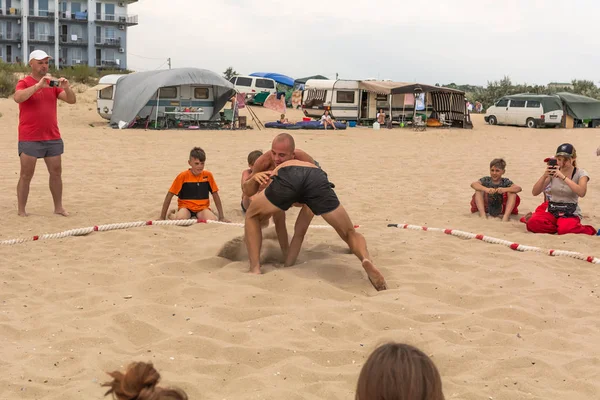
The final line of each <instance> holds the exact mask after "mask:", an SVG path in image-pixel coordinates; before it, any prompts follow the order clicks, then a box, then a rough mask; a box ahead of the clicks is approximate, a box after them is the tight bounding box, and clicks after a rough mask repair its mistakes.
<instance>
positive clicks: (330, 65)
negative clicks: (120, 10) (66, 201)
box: [127, 0, 600, 85]
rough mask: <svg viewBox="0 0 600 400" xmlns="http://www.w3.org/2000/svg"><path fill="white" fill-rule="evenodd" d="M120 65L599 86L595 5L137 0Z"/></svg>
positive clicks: (508, 0)
mask: <svg viewBox="0 0 600 400" xmlns="http://www.w3.org/2000/svg"><path fill="white" fill-rule="evenodd" d="M129 13H130V14H137V15H139V25H138V26H134V27H130V28H128V29H129V30H128V48H127V53H128V67H129V68H130V69H134V70H138V71H141V70H152V69H157V68H166V64H165V61H166V59H167V57H171V62H172V66H173V67H174V68H175V67H198V68H205V69H209V70H212V71H215V72H218V73H222V72H223V71H224V70H225V69H226V68H227V67H228V66H233V67H234V69H235V70H236V71H237V72H238V73H240V74H250V73H252V72H279V73H282V74H285V75H289V76H291V77H292V78H302V77H305V76H309V75H315V74H321V75H325V76H328V77H329V78H335V74H336V72H337V73H338V74H339V77H340V78H346V79H366V78H378V79H391V80H395V81H405V82H406V81H417V82H421V83H429V84H434V83H442V84H447V83H451V82H455V83H457V84H467V83H470V84H480V85H485V84H486V83H487V81H489V80H499V79H501V78H502V77H503V76H505V75H508V76H510V78H511V79H512V81H513V82H514V83H531V84H547V83H549V82H570V81H571V80H572V79H588V80H593V81H594V82H596V84H598V81H599V80H600V76H599V75H600V73H599V72H598V71H599V67H600V53H599V52H598V51H597V48H598V45H599V43H598V41H597V38H598V37H599V36H600V35H599V33H600V22H597V21H596V19H597V17H598V16H599V15H600V1H598V0H469V1H467V0H430V1H427V2H424V1H410V2H409V1H403V0H370V1H365V0H353V1H350V0H329V1H324V0H319V1H317V0H298V1H285V0H281V1H279V0H213V1H209V0H140V1H139V2H137V3H134V4H132V5H130V6H129Z"/></svg>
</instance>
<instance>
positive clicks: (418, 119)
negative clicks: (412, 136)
mask: <svg viewBox="0 0 600 400" xmlns="http://www.w3.org/2000/svg"><path fill="white" fill-rule="evenodd" d="M412 126H413V129H414V130H415V131H419V132H422V131H424V130H425V129H426V128H427V124H426V123H425V122H423V117H422V116H421V115H415V117H414V118H413V121H412Z"/></svg>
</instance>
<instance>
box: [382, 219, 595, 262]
mask: <svg viewBox="0 0 600 400" xmlns="http://www.w3.org/2000/svg"><path fill="white" fill-rule="evenodd" d="M388 228H400V229H411V230H415V231H426V232H442V233H445V234H447V235H452V236H457V237H459V238H462V239H478V240H481V241H483V242H487V243H493V244H501V245H503V246H506V247H509V248H511V249H512V250H516V251H534V252H536V253H543V254H546V255H549V256H564V257H571V258H576V259H578V260H582V261H587V262H590V263H593V264H600V258H598V257H594V256H586V255H584V254H582V253H578V252H576V251H567V250H554V249H542V248H541V247H535V246H526V245H524V244H519V243H515V242H511V241H509V240H503V239H498V238H494V237H491V236H486V235H481V234H474V233H471V232H464V231H459V230H456V229H443V228H431V227H428V226H419V225H409V224H388Z"/></svg>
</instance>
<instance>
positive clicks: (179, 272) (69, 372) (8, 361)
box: [0, 91, 600, 400]
mask: <svg viewBox="0 0 600 400" xmlns="http://www.w3.org/2000/svg"><path fill="white" fill-rule="evenodd" d="M95 107H96V105H95V92H89V91H86V92H82V93H80V94H79V97H78V103H77V104H76V105H74V106H69V105H68V104H61V105H60V106H59V125H60V128H61V132H62V136H63V139H64V141H65V154H64V155H63V170H64V172H63V181H64V205H65V207H66V209H67V210H68V211H69V212H70V213H71V215H70V216H69V217H68V218H65V217H59V216H56V215H53V214H52V200H51V195H50V192H49V190H48V173H47V171H46V168H45V165H44V164H43V161H39V162H38V164H37V169H36V175H35V177H34V180H33V182H32V185H31V192H30V196H29V202H28V211H29V213H30V214H31V215H30V216H29V217H27V218H21V217H18V216H17V199H16V184H17V180H18V174H19V159H18V156H17V125H18V107H17V104H15V103H14V101H13V100H12V99H0V113H1V114H2V117H0V124H1V126H2V131H3V135H2V136H1V137H0V143H1V146H0V167H1V170H2V174H1V175H0V204H2V207H1V208H0V216H1V218H2V228H1V229H0V240H6V239H13V238H21V237H31V236H33V235H41V234H44V233H53V232H61V231H64V230H67V229H73V228H80V227H88V226H94V225H100V224H108V223H118V222H130V221H145V220H153V219H157V218H158V217H159V214H160V209H161V205H162V202H163V200H164V196H165V194H166V192H167V190H168V188H169V187H170V185H171V182H172V181H173V179H174V178H175V176H176V175H177V174H178V173H179V172H181V171H183V170H185V169H186V168H187V157H188V154H189V150H190V149H191V148H192V147H194V146H201V147H203V148H204V149H205V151H206V153H207V161H206V169H208V170H210V171H212V172H213V174H214V176H215V179H216V181H217V184H218V185H219V187H220V191H219V193H220V196H221V199H222V200H223V204H224V209H225V214H226V216H227V217H228V218H229V219H231V220H232V222H238V223H242V222H243V215H242V213H241V210H240V207H239V203H240V196H241V190H240V176H241V172H242V170H243V169H244V168H246V157H247V154H248V153H249V152H250V151H252V150H255V149H261V150H263V151H266V150H269V149H270V143H271V140H272V138H273V137H274V136H275V135H276V134H277V133H279V132H280V131H279V130H273V129H266V130H262V131H260V130H258V129H253V130H237V131H227V130H221V131H179V130H170V131H153V130H147V131H145V130H116V129H112V128H110V127H108V125H107V121H105V120H103V119H102V118H100V117H99V116H98V114H97V113H96V108H95ZM254 110H255V112H256V113H257V114H258V115H259V117H260V118H261V120H262V121H263V122H267V121H273V120H275V119H277V117H278V114H276V113H275V112H273V111H270V110H266V109H264V108H262V107H256V108H254ZM287 116H288V118H290V119H292V120H295V121H297V120H300V119H301V117H302V115H301V113H300V111H289V112H288V114H287ZM473 122H474V125H475V127H474V129H473V130H462V129H449V130H443V129H433V128H428V129H427V131H425V132H418V133H417V132H414V131H413V130H411V129H393V130H387V129H382V130H378V131H374V130H373V129H368V128H349V129H347V130H338V131H335V132H333V131H327V132H323V131H310V130H306V131H293V132H290V133H292V134H293V136H294V137H295V140H296V146H297V147H298V148H300V149H302V150H305V151H307V152H308V153H309V154H311V155H312V156H313V157H314V158H315V159H317V160H318V161H319V163H320V164H321V166H322V167H323V169H324V170H325V171H326V172H327V173H328V175H329V178H330V180H331V181H332V182H334V183H335V185H336V192H337V194H338V196H339V197H340V200H341V201H342V203H343V205H344V206H345V207H346V209H347V210H348V212H349V214H350V216H351V218H352V220H353V222H354V223H355V224H360V228H359V229H360V232H361V233H362V234H364V236H365V237H366V239H367V242H368V246H369V249H370V251H371V253H372V256H373V259H374V261H375V263H376V265H377V266H378V267H379V268H380V269H381V271H382V272H383V274H384V275H385V277H386V279H387V282H388V287H389V290H387V291H384V292H376V291H375V290H374V289H373V287H372V286H371V285H370V284H369V281H368V280H367V278H366V274H365V273H364V271H363V270H362V268H361V266H360V263H359V262H358V261H357V259H356V258H355V257H354V256H353V255H352V254H350V253H349V251H348V250H347V248H346V246H345V244H344V243H343V242H342V241H341V239H340V238H339V237H338V236H337V235H336V234H335V232H334V231H333V230H331V229H316V228H315V229H311V230H310V231H309V234H308V235H307V238H306V241H305V243H304V246H303V250H302V252H301V254H300V257H299V262H298V264H297V265H296V266H293V267H290V268H286V269H284V268H281V260H280V256H279V251H278V247H277V245H276V241H275V240H273V235H272V231H271V229H268V230H267V232H266V240H265V243H264V258H265V261H266V262H267V263H266V264H265V266H264V272H265V273H264V274H263V275H262V276H251V275H249V274H247V273H246V271H247V268H248V265H247V260H246V259H245V249H244V247H243V244H242V241H241V239H242V235H243V228H240V227H236V226H224V225H215V224H211V225H206V224H196V225H192V226H189V227H181V226H145V227H139V228H132V229H125V230H115V231H109V232H94V233H91V234H89V235H87V236H78V237H68V238H64V239H52V240H44V241H36V242H28V243H23V244H16V245H3V246H0V260H2V261H1V262H0V263H1V265H2V267H1V268H0V285H1V286H0V287H1V290H0V339H1V340H2V350H1V351H0V367H1V369H2V371H3V373H2V375H1V376H0V399H17V398H19V399H48V400H51V399H52V400H59V399H60V400H76V399H77V400H80V399H100V398H102V396H103V394H104V388H101V387H100V384H101V383H102V382H105V381H106V380H108V376H107V375H106V374H105V371H112V370H115V369H122V368H124V367H125V366H126V365H127V364H128V363H129V362H131V361H134V360H135V361H152V362H153V363H154V365H155V367H156V368H157V370H158V371H159V372H160V373H161V374H162V376H163V383H164V384H165V385H175V386H179V387H181V388H182V389H184V390H185V391H186V392H187V393H188V395H189V396H190V399H282V398H287V399H314V400H317V399H353V398H354V390H355V385H356V380H357V378H358V373H359V371H360V368H361V366H362V364H363V362H364V361H365V359H366V358H367V356H368V355H369V354H370V352H371V351H372V350H373V349H374V348H375V347H376V346H377V345H378V344H381V343H382V342H384V341H387V340H396V341H401V342H407V343H410V344H413V345H415V346H417V347H419V348H420V349H422V350H423V351H424V352H425V353H427V354H428V355H430V356H431V357H432V359H433V361H434V362H435V363H436V365H437V366H438V368H439V370H440V373H441V375H442V380H443V385H444V393H445V395H446V398H447V399H466V400H475V399H477V400H480V399H493V400H503V399H506V400H514V399H544V400H547V399H594V398H596V399H597V398H600V397H598V396H599V395H598V393H600V356H599V354H600V315H599V313H598V310H599V307H600V287H599V286H598V285H599V284H600V272H599V269H598V266H597V265H593V264H590V263H586V262H583V261H580V260H576V259H571V258H567V257H549V256H547V255H544V254H540V253H531V252H525V253H523V252H516V251H512V250H510V249H509V248H507V247H504V246H499V245H493V244H488V243H484V242H481V241H478V240H463V239H459V238H457V237H453V236H450V235H444V234H441V233H435V232H425V231H411V230H402V229H396V228H388V227H387V224H388V223H408V224H415V225H426V226H430V227H438V228H452V229H460V230H463V231H467V232H473V233H481V234H485V235H489V236H493V237H496V238H501V239H505V240H510V241H514V242H518V243H521V244H526V245H531V246H539V247H543V248H552V249H561V250H572V251H578V252H582V253H585V254H589V255H595V256H600V246H599V243H600V241H599V240H600V238H598V237H597V236H584V235H566V236H554V235H535V234H532V233H528V232H527V231H526V229H525V225H524V224H522V223H520V222H519V221H518V218H519V217H520V216H522V215H524V214H525V213H527V212H528V211H533V210H534V209H535V207H536V206H537V205H538V204H539V203H541V202H542V199H541V197H540V196H538V197H537V198H534V197H533V196H532V195H531V188H532V186H533V184H534V182H535V181H536V180H537V179H538V177H539V176H540V175H541V174H542V172H543V169H544V163H543V159H544V158H545V157H548V156H551V155H553V154H554V151H555V149H556V147H557V146H558V145H559V144H561V143H563V142H570V143H573V144H574V146H575V147H576V149H577V154H578V159H577V162H578V166H579V167H581V168H584V169H586V170H587V171H588V173H589V174H590V176H591V180H590V182H589V188H588V193H587V196H586V197H585V198H584V199H582V200H581V203H580V204H581V208H582V209H583V213H584V217H585V222H586V223H589V224H592V225H594V226H595V227H598V226H600V183H598V182H599V180H600V168H599V166H600V158H598V157H596V155H595V151H596V148H597V147H598V145H600V135H599V134H598V130H595V129H578V130H568V129H527V128H516V127H500V126H488V125H487V124H485V123H484V121H483V116H482V115H475V116H473ZM496 157H504V159H505V160H506V161H507V164H508V166H507V171H506V176H507V177H509V178H510V179H512V180H513V181H514V182H515V183H516V184H518V185H520V186H522V187H523V192H522V193H520V196H521V205H520V207H519V211H520V215H519V216H518V217H513V218H512V219H511V221H510V222H508V223H502V222H501V221H500V220H499V219H488V220H484V219H480V218H479V217H478V215H477V214H471V213H470V210H469V201H470V199H471V195H472V193H473V192H472V189H471V188H470V187H469V185H470V184H471V182H473V181H474V180H476V179H479V178H480V177H481V176H484V175H487V174H488V173H489V162H490V161H491V160H492V159H493V158H496ZM173 206H176V203H175V201H174V202H173ZM296 215H297V211H296V210H292V211H290V212H289V213H288V220H287V222H288V227H289V229H290V230H291V229H292V227H293V222H294V221H295V216H296ZM313 224H318V225H322V224H325V222H324V220H323V219H322V218H319V217H317V218H315V219H314V221H313Z"/></svg>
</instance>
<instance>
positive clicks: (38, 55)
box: [29, 50, 52, 62]
mask: <svg viewBox="0 0 600 400" xmlns="http://www.w3.org/2000/svg"><path fill="white" fill-rule="evenodd" d="M46 58H52V57H50V56H49V55H48V54H47V53H46V52H45V51H44V50H34V51H32V52H31V54H29V61H30V62H31V60H38V61H39V60H45V59H46Z"/></svg>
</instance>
